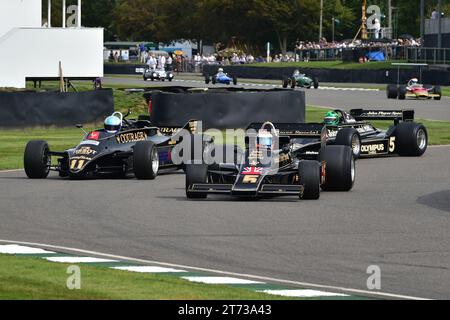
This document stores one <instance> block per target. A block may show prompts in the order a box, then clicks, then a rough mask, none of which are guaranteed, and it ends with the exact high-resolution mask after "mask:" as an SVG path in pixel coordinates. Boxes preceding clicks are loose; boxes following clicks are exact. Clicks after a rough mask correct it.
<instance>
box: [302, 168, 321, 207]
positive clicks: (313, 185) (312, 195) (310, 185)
mask: <svg viewBox="0 0 450 320" xmlns="http://www.w3.org/2000/svg"><path fill="white" fill-rule="evenodd" d="M298 178H299V183H300V184H301V185H302V186H303V193H301V194H300V199H304V200H317V199H319V197H320V166H319V165H318V163H317V161H311V160H303V161H300V162H299V164H298Z"/></svg>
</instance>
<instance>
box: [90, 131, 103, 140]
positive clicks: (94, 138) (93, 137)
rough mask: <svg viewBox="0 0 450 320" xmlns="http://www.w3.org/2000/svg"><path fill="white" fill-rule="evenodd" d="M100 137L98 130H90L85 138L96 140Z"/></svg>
mask: <svg viewBox="0 0 450 320" xmlns="http://www.w3.org/2000/svg"><path fill="white" fill-rule="evenodd" d="M99 138H100V132H98V131H92V132H91V133H89V135H88V137H87V140H98V139H99Z"/></svg>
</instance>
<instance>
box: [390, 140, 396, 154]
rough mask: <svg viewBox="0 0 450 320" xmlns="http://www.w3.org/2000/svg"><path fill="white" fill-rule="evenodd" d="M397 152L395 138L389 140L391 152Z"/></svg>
mask: <svg viewBox="0 0 450 320" xmlns="http://www.w3.org/2000/svg"><path fill="white" fill-rule="evenodd" d="M394 150H395V137H390V138H389V152H394Z"/></svg>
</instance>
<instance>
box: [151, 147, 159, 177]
mask: <svg viewBox="0 0 450 320" xmlns="http://www.w3.org/2000/svg"><path fill="white" fill-rule="evenodd" d="M158 169H159V157H158V152H157V151H156V149H153V151H152V170H153V172H154V173H157V172H158Z"/></svg>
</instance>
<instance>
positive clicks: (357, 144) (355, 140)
mask: <svg viewBox="0 0 450 320" xmlns="http://www.w3.org/2000/svg"><path fill="white" fill-rule="evenodd" d="M360 150H361V142H360V141H359V137H358V136H357V135H356V134H355V135H353V137H352V151H353V155H354V156H358V155H359V152H360Z"/></svg>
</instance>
